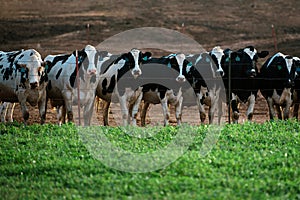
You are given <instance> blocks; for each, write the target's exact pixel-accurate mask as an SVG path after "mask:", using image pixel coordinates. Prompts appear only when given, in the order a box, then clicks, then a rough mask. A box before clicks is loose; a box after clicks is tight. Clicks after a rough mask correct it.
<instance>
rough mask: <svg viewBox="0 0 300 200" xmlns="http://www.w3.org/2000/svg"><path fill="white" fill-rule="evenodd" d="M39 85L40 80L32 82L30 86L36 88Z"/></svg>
mask: <svg viewBox="0 0 300 200" xmlns="http://www.w3.org/2000/svg"><path fill="white" fill-rule="evenodd" d="M37 87H38V82H34V83H30V88H31V89H35V88H37Z"/></svg>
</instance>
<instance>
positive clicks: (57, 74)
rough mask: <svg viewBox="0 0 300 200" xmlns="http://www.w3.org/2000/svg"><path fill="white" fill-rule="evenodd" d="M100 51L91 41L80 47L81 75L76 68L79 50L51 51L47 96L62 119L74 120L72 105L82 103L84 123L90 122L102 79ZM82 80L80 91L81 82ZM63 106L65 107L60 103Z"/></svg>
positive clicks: (79, 64)
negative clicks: (56, 53) (90, 43)
mask: <svg viewBox="0 0 300 200" xmlns="http://www.w3.org/2000/svg"><path fill="white" fill-rule="evenodd" d="M99 57H100V55H99V54H98V52H97V50H96V48H95V47H94V46H92V45H87V46H86V47H85V48H84V49H82V50H81V51H78V68H79V70H78V75H79V76H77V69H76V52H75V51H74V52H73V53H72V54H63V55H48V56H47V57H46V58H45V62H47V74H48V79H49V81H48V86H47V98H49V99H50V101H51V104H52V106H53V107H56V108H57V118H58V123H59V124H61V122H64V121H65V116H66V114H67V118H68V121H69V122H71V121H73V110H72V106H73V105H76V104H78V103H79V102H78V97H80V98H79V101H80V106H81V107H83V108H84V109H83V117H84V125H85V126H87V125H90V122H91V117H92V114H93V106H94V101H95V91H96V88H97V85H98V81H99V74H98V71H99V69H98V67H99V65H98V62H99ZM77 80H79V93H80V94H78V84H77V83H78V82H77ZM61 106H62V110H60V107H61Z"/></svg>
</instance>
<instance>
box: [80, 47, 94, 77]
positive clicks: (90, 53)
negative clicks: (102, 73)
mask: <svg viewBox="0 0 300 200" xmlns="http://www.w3.org/2000/svg"><path fill="white" fill-rule="evenodd" d="M82 53H83V52H82ZM83 54H85V55H82V57H85V56H86V58H87V62H84V65H86V66H84V68H85V69H86V72H87V74H88V75H96V74H97V61H98V57H97V56H96V55H97V50H96V48H95V47H93V46H91V45H86V47H85V48H84V53H83ZM79 57H80V56H79Z"/></svg>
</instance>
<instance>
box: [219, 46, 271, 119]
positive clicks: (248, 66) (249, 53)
mask: <svg viewBox="0 0 300 200" xmlns="http://www.w3.org/2000/svg"><path fill="white" fill-rule="evenodd" d="M224 54H225V62H224V66H223V70H224V73H225V76H224V77H223V81H224V85H225V88H226V89H227V90H228V86H229V85H228V78H229V77H228V76H229V66H231V94H230V102H228V103H231V108H232V113H233V115H232V120H233V122H234V123H237V122H238V119H239V110H238V104H239V103H245V102H248V103H249V104H248V110H247V113H246V115H247V118H248V120H250V121H251V120H252V117H253V110H254V104H255V99H256V96H257V92H258V85H257V80H256V79H255V76H256V74H257V67H256V63H257V60H258V58H264V57H266V56H267V55H268V54H269V52H268V51H262V52H257V50H256V49H255V48H254V47H253V46H248V47H246V48H244V49H240V50H238V51H231V50H230V49H226V50H225V51H224ZM226 94H228V92H226Z"/></svg>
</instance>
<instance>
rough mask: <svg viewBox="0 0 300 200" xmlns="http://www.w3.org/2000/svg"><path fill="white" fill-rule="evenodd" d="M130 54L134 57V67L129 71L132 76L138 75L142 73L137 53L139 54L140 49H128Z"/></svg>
mask: <svg viewBox="0 0 300 200" xmlns="http://www.w3.org/2000/svg"><path fill="white" fill-rule="evenodd" d="M130 53H131V55H132V56H133V59H134V68H133V69H132V71H131V73H132V75H133V76H134V78H136V77H138V76H140V75H141V74H142V71H141V69H140V65H139V55H140V50H138V49H132V50H131V51H130Z"/></svg>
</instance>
